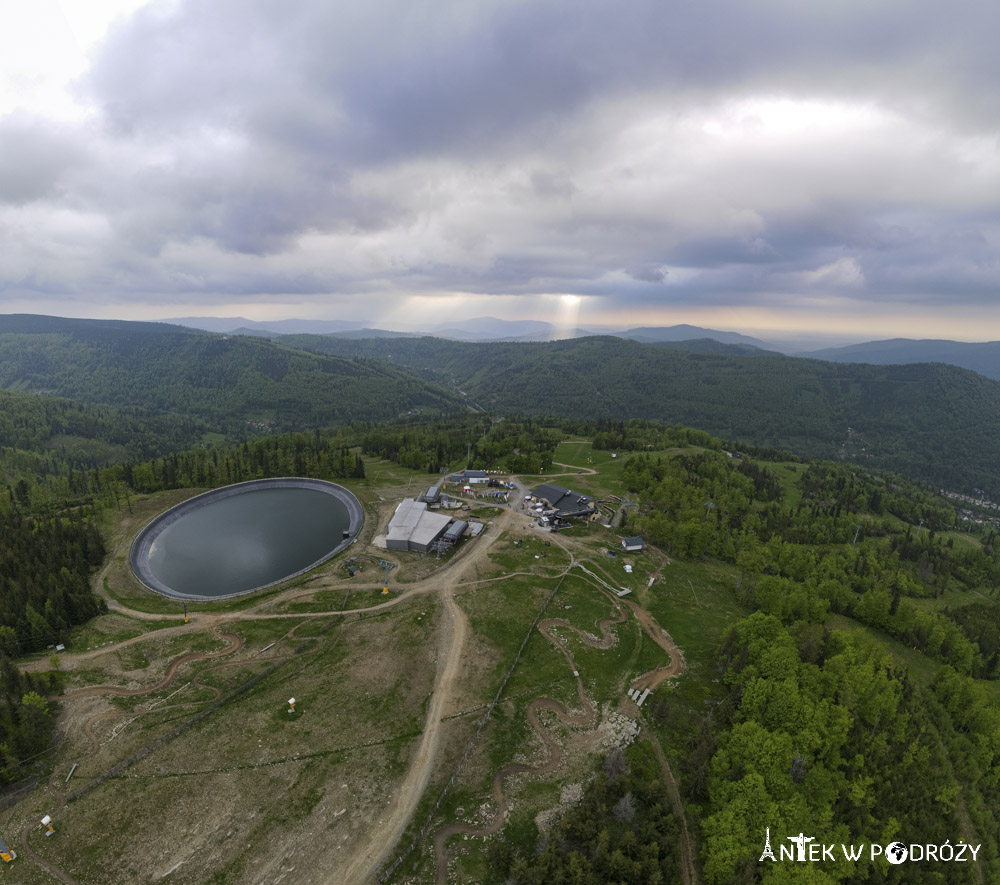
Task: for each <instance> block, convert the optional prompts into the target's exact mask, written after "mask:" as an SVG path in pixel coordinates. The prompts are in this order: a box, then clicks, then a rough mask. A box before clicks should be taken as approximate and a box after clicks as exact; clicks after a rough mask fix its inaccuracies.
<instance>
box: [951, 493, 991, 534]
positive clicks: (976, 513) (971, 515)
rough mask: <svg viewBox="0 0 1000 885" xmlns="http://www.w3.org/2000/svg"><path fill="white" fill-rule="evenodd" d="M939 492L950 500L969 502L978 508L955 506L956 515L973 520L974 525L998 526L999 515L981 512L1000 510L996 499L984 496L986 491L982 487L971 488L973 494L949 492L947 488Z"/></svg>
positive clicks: (969, 520) (962, 518) (966, 519)
mask: <svg viewBox="0 0 1000 885" xmlns="http://www.w3.org/2000/svg"><path fill="white" fill-rule="evenodd" d="M940 491H941V494H942V495H943V496H944V497H945V498H948V499H949V500H951V501H960V502H962V503H964V504H969V505H971V506H973V507H976V508H978V510H969V509H966V508H963V507H957V508H956V512H957V513H958V517H959V519H961V520H964V521H965V522H973V523H975V524H976V525H989V526H993V527H994V528H1000V516H989V515H988V514H986V513H983V512H982V511H984V510H996V511H1000V504H998V503H997V502H996V501H991V500H990V499H989V498H987V497H986V492H984V491H983V490H982V489H973V491H974V492H975V495H963V494H962V493H961V492H951V491H948V490H947V489H941V490H940Z"/></svg>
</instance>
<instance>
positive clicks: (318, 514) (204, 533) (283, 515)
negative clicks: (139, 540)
mask: <svg viewBox="0 0 1000 885" xmlns="http://www.w3.org/2000/svg"><path fill="white" fill-rule="evenodd" d="M350 522H351V520H350V515H349V513H348V509H347V507H346V506H345V504H344V502H342V501H340V500H339V499H338V498H337V497H335V496H334V495H330V494H326V493H325V492H321V491H317V490H315V489H309V488H255V489H252V490H250V491H247V492H244V493H242V494H235V495H231V496H230V497H224V498H220V499H217V500H211V501H208V502H207V503H205V504H204V505H202V506H200V507H198V508H196V509H193V510H191V511H190V512H187V513H184V514H183V516H181V517H180V518H179V519H177V520H176V521H174V522H172V523H170V524H169V525H167V526H166V528H164V529H163V530H162V531H160V533H159V534H158V535H156V537H155V539H154V540H153V542H152V543H151V544H150V545H149V553H148V560H147V567H148V570H149V572H150V574H151V575H152V576H153V577H154V578H155V579H156V580H157V581H158V582H160V583H162V584H164V585H166V587H167V588H169V589H170V590H173V591H175V592H176V593H177V594H179V595H182V596H207V597H218V596H228V595H231V594H234V593H243V592H246V591H247V590H252V589H254V588H256V587H263V586H264V585H266V584H271V583H274V582H275V581H280V580H281V579H282V578H285V577H288V576H290V575H294V574H295V573H296V572H299V571H301V570H302V569H305V568H308V567H309V566H311V565H313V564H314V563H316V562H318V561H319V560H321V559H323V558H324V557H325V556H327V555H328V554H329V553H330V552H331V551H332V550H333V549H334V548H335V547H337V546H338V545H340V544H341V543H342V541H343V533H344V532H345V531H347V530H348V529H349V528H350Z"/></svg>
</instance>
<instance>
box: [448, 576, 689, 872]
mask: <svg viewBox="0 0 1000 885" xmlns="http://www.w3.org/2000/svg"><path fill="white" fill-rule="evenodd" d="M595 577H596V576H595ZM598 580H600V579H598ZM602 583H603V582H602ZM601 592H602V593H603V594H604V595H606V596H607V597H608V599H609V601H610V602H611V604H612V606H613V608H614V612H615V614H614V616H612V617H609V618H605V619H603V620H601V621H600V622H599V623H598V628H599V630H600V632H601V635H600V637H597V636H594V635H593V634H592V633H588V632H586V631H584V630H581V629H579V628H578V627H574V626H573V625H572V624H571V623H570V622H569V621H567V620H566V619H565V618H548V619H546V620H543V621H540V622H539V623H538V625H537V629H538V631H539V632H540V633H541V634H542V635H543V636H544V637H545V638H546V639H548V640H549V642H550V643H551V644H552V645H553V647H554V648H556V649H557V650H558V651H559V652H560V653H561V654H562V655H563V656H564V657H565V658H566V662H567V664H568V665H569V668H570V670H571V671H572V672H573V675H574V676H575V677H576V685H577V699H578V701H579V710H578V711H575V712H571V711H569V710H567V709H566V707H565V706H564V705H563V704H561V703H560V702H559V701H556V700H554V699H552V698H535V699H534V700H533V701H531V702H530V703H529V704H528V707H527V719H528V723H529V725H530V726H531V729H532V731H533V732H534V733H535V734H536V735H537V737H538V738H539V739H540V741H541V742H542V744H543V746H544V752H545V755H544V757H543V759H542V761H541V762H538V763H537V764H534V765H529V764H527V763H522V762H511V763H508V764H507V765H504V766H503V767H502V768H500V769H499V770H498V771H497V772H496V773H495V774H494V776H493V786H492V794H491V798H492V801H493V804H494V806H495V812H494V815H493V819H492V820H491V821H490V822H489V823H488V824H486V825H485V826H482V827H476V826H472V825H471V824H465V823H454V824H447V825H445V826H443V827H441V828H440V829H439V830H438V831H437V832H436V833H435V835H434V863H435V869H436V883H437V885H447V881H448V859H449V854H448V840H449V839H451V838H452V837H454V836H458V835H470V836H490V835H493V834H494V833H497V832H499V831H500V830H501V829H503V826H504V824H505V823H506V818H507V811H508V807H509V800H508V798H507V795H506V794H505V793H504V782H505V781H506V780H508V779H509V778H511V777H513V776H515V775H518V774H528V775H532V776H535V777H540V776H544V775H547V774H551V773H552V772H554V771H555V770H556V769H558V767H559V765H560V764H561V763H562V758H563V751H562V747H561V745H560V743H559V740H558V739H557V738H556V737H555V735H554V734H553V732H552V731H551V730H550V729H549V728H547V727H545V726H544V725H543V724H542V722H541V721H540V714H541V713H542V712H544V711H548V712H551V713H553V714H554V715H555V717H556V719H557V720H558V721H559V722H560V723H562V724H563V725H565V726H567V727H570V728H574V729H592V728H595V727H596V726H597V725H598V722H597V707H596V705H595V704H594V702H593V701H592V700H591V699H590V698H589V697H587V694H586V692H585V690H584V687H583V679H582V677H581V676H580V675H579V671H578V669H577V666H576V662H575V661H574V659H573V655H572V653H571V652H570V650H569V648H568V647H567V646H566V645H565V644H563V643H562V642H560V641H559V638H558V636H557V635H556V633H555V631H556V630H568V631H571V632H573V633H575V634H576V635H577V636H578V637H579V639H580V640H581V641H582V642H583V643H584V644H585V645H588V646H590V647H591V648H596V649H609V648H611V647H612V646H614V645H615V644H616V643H617V641H618V637H617V635H616V633H615V628H617V627H618V626H620V625H622V624H624V623H625V622H626V621H627V620H628V617H627V615H626V613H625V610H624V609H623V607H622V605H621V602H620V601H619V600H618V599H617V598H616V597H615V596H613V595H612V594H610V593H608V592H607V590H605V589H603V588H601ZM626 605H628V608H629V609H630V610H631V611H632V613H633V614H634V615H635V616H636V619H637V621H638V622H639V624H640V625H641V627H642V629H643V630H644V631H645V632H646V634H647V635H649V637H650V638H651V639H653V641H654V642H656V643H657V645H659V646H660V647H661V648H662V649H663V650H664V651H665V652H667V654H669V655H670V663H669V664H667V665H666V666H663V667H658V668H657V669H655V670H651V671H649V672H648V673H644V674H642V675H641V676H639V677H638V678H637V679H635V680H634V681H633V682H632V684H631V687H632V688H637V687H643V688H645V687H649V688H654V687H656V686H657V685H659V684H661V683H662V682H663V681H664V680H666V679H669V678H670V677H672V676H677V675H679V674H681V673H683V672H684V670H685V663H684V657H683V655H682V654H681V652H680V649H679V648H678V647H677V645H676V644H675V643H674V641H673V640H672V639H671V638H670V635H669V634H668V633H667V632H666V631H665V630H663V629H662V628H661V627H660V626H659V624H657V623H656V621H655V620H654V619H653V617H652V615H650V614H649V612H648V611H646V610H645V609H644V608H642V607H641V606H640V605H638V604H637V603H635V602H632V601H630V600H629V601H626ZM645 737H646V738H647V739H648V740H649V741H650V743H652V744H653V746H654V749H655V752H656V755H657V760H658V762H659V764H660V767H661V771H662V773H663V778H664V782H665V785H666V787H667V791H668V794H669V796H670V799H671V804H672V806H673V809H674V813H675V815H676V816H677V819H678V822H679V823H680V824H681V827H682V833H681V861H682V869H681V873H682V876H683V879H684V883H685V885H696V883H697V882H698V874H697V867H696V865H695V863H694V847H693V840H692V839H691V835H690V832H689V831H688V828H687V822H686V819H685V816H684V806H683V802H682V801H681V797H680V792H679V790H678V789H677V783H676V781H675V779H674V777H673V772H672V771H671V770H670V766H669V764H668V762H667V759H666V757H665V755H664V753H663V750H662V748H661V747H660V744H659V741H658V740H656V738H655V737H654V736H652V735H650V734H649V733H648V732H646V734H645Z"/></svg>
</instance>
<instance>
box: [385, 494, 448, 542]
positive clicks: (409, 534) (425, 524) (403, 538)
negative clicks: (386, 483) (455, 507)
mask: <svg viewBox="0 0 1000 885" xmlns="http://www.w3.org/2000/svg"><path fill="white" fill-rule="evenodd" d="M450 523H451V518H450V517H448V516H445V515H444V514H443V513H433V512H431V511H430V510H428V509H427V502H425V501H415V500H414V499H413V498H405V499H404V500H403V501H402V502H401V503H400V505H399V506H398V507H397V508H396V512H395V513H394V514H393V517H392V519H390V520H389V531H388V533H387V534H386V537H385V546H386V547H388V548H389V549H390V550H415V551H417V552H418V553H429V552H430V551H431V548H432V547H433V545H434V542H435V541H437V540H438V539H439V538H440V537H441V536H442V535H443V534H444V533H445V530H446V529H447V528H448V525H449V524H450Z"/></svg>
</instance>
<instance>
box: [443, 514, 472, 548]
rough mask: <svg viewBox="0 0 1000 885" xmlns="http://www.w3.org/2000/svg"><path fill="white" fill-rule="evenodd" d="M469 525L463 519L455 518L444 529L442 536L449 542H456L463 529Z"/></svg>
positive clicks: (463, 532) (463, 531) (462, 533)
mask: <svg viewBox="0 0 1000 885" xmlns="http://www.w3.org/2000/svg"><path fill="white" fill-rule="evenodd" d="M468 527H469V524H468V523H467V522H466V521H465V520H464V519H456V520H455V521H454V522H453V523H452V524H451V525H450V526H448V528H447V529H445V532H444V535H443V538H444V540H445V541H448V542H449V543H450V544H454V543H456V542H457V541H458V540H459V539H460V538H461V537H462V535H464V534H465V530H466V529H467V528H468Z"/></svg>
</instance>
